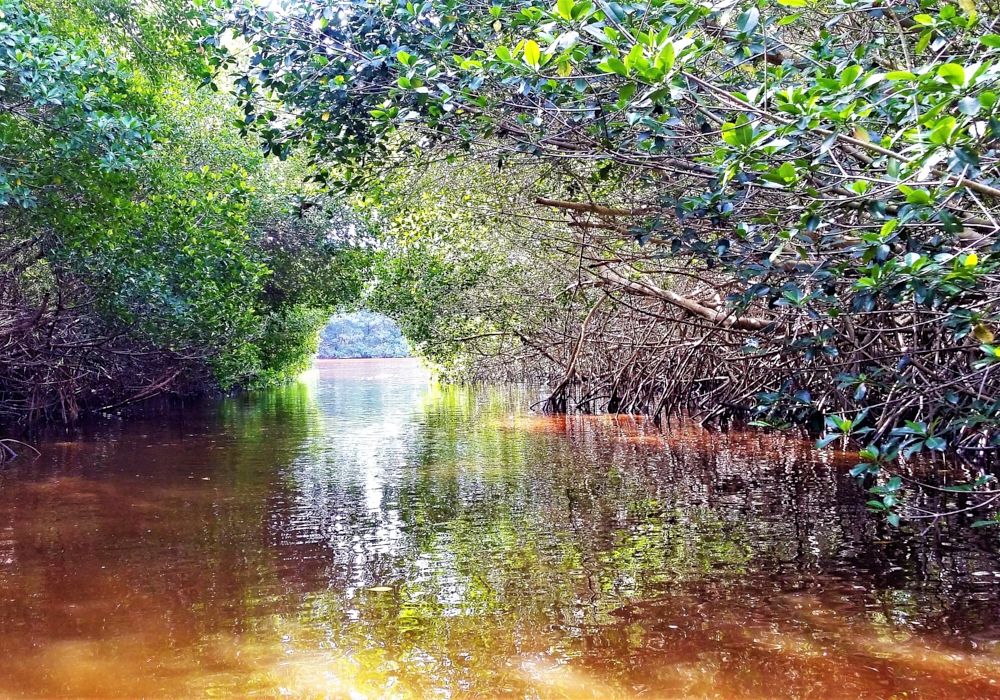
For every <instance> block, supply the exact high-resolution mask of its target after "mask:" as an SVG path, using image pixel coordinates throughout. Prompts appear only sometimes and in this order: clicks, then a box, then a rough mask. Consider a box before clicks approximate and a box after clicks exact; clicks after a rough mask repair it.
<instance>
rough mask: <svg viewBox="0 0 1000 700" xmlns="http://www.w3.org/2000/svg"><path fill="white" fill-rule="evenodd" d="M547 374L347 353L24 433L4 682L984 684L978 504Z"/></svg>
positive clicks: (735, 691)
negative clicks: (232, 389)
mask: <svg viewBox="0 0 1000 700" xmlns="http://www.w3.org/2000/svg"><path fill="white" fill-rule="evenodd" d="M534 398H536V397H534V396H532V395H530V394H528V393H526V392H518V391H514V390H488V389H480V390H469V389H455V388H446V387H438V386H432V385H431V384H430V383H429V381H428V378H427V375H426V374H425V373H423V372H422V371H421V370H420V369H419V367H418V366H417V365H416V364H415V363H414V362H413V361H409V360H402V361H400V360H394V361H381V362H361V361H346V362H340V363H332V364H328V365H326V367H325V368H324V369H322V370H321V372H320V373H319V376H318V378H313V380H312V381H311V382H310V383H308V384H299V385H296V386H292V387H288V388H284V389H281V390H277V391H273V392H267V393H262V394H258V395H253V396H246V397H240V398H237V399H233V400H227V401H223V402H218V403H213V404H209V405H202V406H198V407H195V408H191V407H188V408H186V409H184V410H183V411H180V410H170V411H164V412H162V413H160V414H155V413H154V414H150V415H147V416H146V417H143V418H140V419H137V420H134V421H130V422H116V423H110V422H109V423H106V424H100V425H94V426H91V427H89V428H86V429H85V430H83V431H82V432H79V433H76V434H74V435H73V436H70V437H65V436H61V437H58V438H53V439H52V440H51V441H49V442H46V443H43V444H42V445H40V447H41V449H42V452H43V456H42V457H41V458H40V459H38V460H35V461H31V460H28V459H20V460H18V461H17V462H15V463H14V464H13V466H11V467H8V468H7V469H6V470H5V471H3V472H0V696H3V697H7V696H9V697H206V696H207V697H291V698H308V697H317V698H319V697H329V698H345V699H349V700H361V699H363V698H368V699H380V698H500V697H510V698H672V699H673V698H677V699H680V698H724V699H730V698H732V699H736V698H762V699H763V698H1000V687H998V686H1000V647H998V645H997V642H998V640H1000V617H998V615H1000V603H998V586H1000V574H998V573H997V572H1000V562H998V557H997V539H996V535H995V534H992V533H985V532H982V531H978V530H971V529H969V528H968V527H967V525H964V524H960V523H941V524H940V525H939V526H938V527H937V528H935V529H934V530H932V531H930V532H929V533H928V534H927V535H926V536H924V537H923V538H919V537H916V536H915V535H913V534H908V533H906V532H905V531H904V532H903V533H891V532H889V531H888V530H886V529H884V525H883V524H881V523H879V521H877V520H876V519H873V518H872V517H871V516H869V515H868V514H867V513H866V511H865V508H864V499H863V498H862V494H859V493H858V490H857V488H856V487H855V486H854V485H853V484H852V483H851V481H850V479H849V478H848V477H847V476H846V474H845V472H846V467H845V466H844V465H842V464H839V463H837V462H832V461H830V460H829V459H827V460H826V461H824V459H822V458H821V457H820V456H819V455H817V454H815V453H814V452H812V451H811V449H810V447H809V445H808V443H804V442H800V441H795V440H790V439H783V438H779V437H772V436H763V435H759V434H741V433H734V432H730V433H711V432H706V431H702V430H700V429H697V428H694V427H686V428H684V429H678V430H675V431H671V432H668V433H667V434H660V433H659V432H658V431H656V430H655V428H652V427H651V426H647V425H644V424H643V423H642V422H640V421H637V420H634V419H629V418H618V419H611V418H573V419H565V418H542V417H537V416H532V415H531V414H529V413H527V412H526V411H525V410H524V406H526V405H528V404H530V403H531V401H532V400H534ZM849 464H850V463H848V465H847V466H849Z"/></svg>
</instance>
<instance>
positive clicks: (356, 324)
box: [316, 311, 410, 359]
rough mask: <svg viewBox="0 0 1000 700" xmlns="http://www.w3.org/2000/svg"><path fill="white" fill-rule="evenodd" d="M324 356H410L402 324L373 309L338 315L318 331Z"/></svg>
mask: <svg viewBox="0 0 1000 700" xmlns="http://www.w3.org/2000/svg"><path fill="white" fill-rule="evenodd" d="M316 356H317V357H319V358H321V359H340V358H348V357H409V356H410V346H409V345H407V343H406V339H405V338H404V337H403V334H402V333H400V332H399V326H397V325H396V324H395V323H393V322H392V321H391V320H390V319H389V318H387V317H385V316H383V315H381V314H375V313H372V312H371V311H355V312H354V313H342V314H337V315H336V316H334V317H333V318H331V319H330V322H329V323H327V324H326V325H325V326H324V327H323V330H321V331H320V332H319V350H318V351H317V353H316Z"/></svg>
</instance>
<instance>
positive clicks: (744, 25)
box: [736, 7, 760, 34]
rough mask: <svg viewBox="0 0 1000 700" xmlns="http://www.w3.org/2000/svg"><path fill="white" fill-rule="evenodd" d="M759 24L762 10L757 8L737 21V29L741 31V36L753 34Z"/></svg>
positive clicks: (747, 12) (752, 8)
mask: <svg viewBox="0 0 1000 700" xmlns="http://www.w3.org/2000/svg"><path fill="white" fill-rule="evenodd" d="M759 23H760V10H758V9H757V8H756V7H751V8H750V9H749V10H747V11H746V12H744V13H743V14H741V15H740V16H739V19H737V20H736V28H737V29H739V30H740V33H741V34H752V33H753V30H754V29H756V28H757V25H758V24H759Z"/></svg>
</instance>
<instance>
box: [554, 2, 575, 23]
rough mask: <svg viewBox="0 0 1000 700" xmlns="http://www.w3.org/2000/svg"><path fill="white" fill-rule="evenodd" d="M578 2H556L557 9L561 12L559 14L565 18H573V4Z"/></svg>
mask: <svg viewBox="0 0 1000 700" xmlns="http://www.w3.org/2000/svg"><path fill="white" fill-rule="evenodd" d="M575 4H576V3H575V2H574V1H573V0H559V2H557V3H556V10H557V11H558V12H559V16H560V17H562V18H563V19H565V20H572V19H573V5H575Z"/></svg>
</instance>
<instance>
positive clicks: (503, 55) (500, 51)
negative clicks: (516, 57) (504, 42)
mask: <svg viewBox="0 0 1000 700" xmlns="http://www.w3.org/2000/svg"><path fill="white" fill-rule="evenodd" d="M496 54H497V58H499V59H500V60H501V61H510V60H511V55H510V49H508V48H507V47H506V46H498V47H497V48H496Z"/></svg>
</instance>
